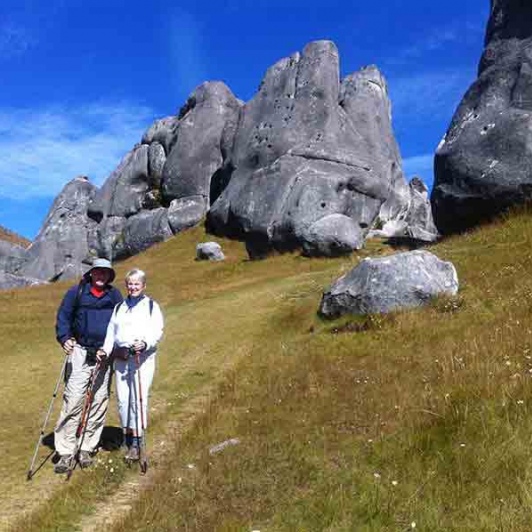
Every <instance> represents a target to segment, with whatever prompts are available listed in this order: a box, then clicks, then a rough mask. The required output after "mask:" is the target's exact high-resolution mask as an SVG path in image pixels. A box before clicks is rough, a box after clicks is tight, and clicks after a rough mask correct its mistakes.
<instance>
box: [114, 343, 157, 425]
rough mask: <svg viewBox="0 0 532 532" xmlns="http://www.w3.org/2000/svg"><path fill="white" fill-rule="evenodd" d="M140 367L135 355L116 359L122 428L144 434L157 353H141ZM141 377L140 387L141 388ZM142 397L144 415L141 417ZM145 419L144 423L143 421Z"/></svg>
mask: <svg viewBox="0 0 532 532" xmlns="http://www.w3.org/2000/svg"><path fill="white" fill-rule="evenodd" d="M139 363H140V367H139V368H137V359H136V357H135V356H133V357H130V358H128V359H127V360H122V359H116V360H115V378H116V397H117V400H118V412H119V414H120V422H121V424H122V428H123V429H125V430H127V429H129V430H128V432H130V431H132V432H133V433H135V434H137V435H138V436H142V434H143V430H142V426H143V425H144V428H146V427H147V424H148V395H149V392H150V388H151V383H152V382H153V375H154V373H155V353H154V352H151V353H149V354H146V353H141V355H140V357H139ZM139 379H140V389H139ZM141 399H142V415H143V418H144V419H142V417H141V415H140V413H141V407H140V405H141ZM143 421H144V423H143Z"/></svg>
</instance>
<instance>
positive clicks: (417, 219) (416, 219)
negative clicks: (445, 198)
mask: <svg viewBox="0 0 532 532" xmlns="http://www.w3.org/2000/svg"><path fill="white" fill-rule="evenodd" d="M408 188H409V192H410V194H409V201H408V203H407V204H405V205H404V207H403V209H402V210H399V211H398V212H396V213H395V214H394V215H392V216H390V217H389V219H388V221H386V222H384V223H382V227H381V228H380V229H372V230H371V231H370V232H369V234H368V237H370V238H371V237H381V238H393V239H408V240H413V241H418V242H425V243H428V242H435V241H436V240H437V239H438V236H439V234H438V230H437V229H436V226H435V224H434V220H433V218H432V207H431V203H430V199H429V191H428V188H427V185H425V183H424V182H423V181H422V180H421V179H420V178H419V177H414V178H412V180H411V181H410V183H409V184H408Z"/></svg>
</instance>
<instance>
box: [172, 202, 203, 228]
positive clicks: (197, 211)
mask: <svg viewBox="0 0 532 532" xmlns="http://www.w3.org/2000/svg"><path fill="white" fill-rule="evenodd" d="M206 210H207V206H206V205H205V198H204V197H203V196H191V197H188V198H183V199H175V200H172V202H171V203H170V207H168V222H169V224H170V227H171V228H172V231H173V232H174V234H175V233H179V232H180V231H183V229H188V228H189V227H194V226H195V225H197V224H198V223H199V222H200V220H201V219H202V218H203V216H205V211H206Z"/></svg>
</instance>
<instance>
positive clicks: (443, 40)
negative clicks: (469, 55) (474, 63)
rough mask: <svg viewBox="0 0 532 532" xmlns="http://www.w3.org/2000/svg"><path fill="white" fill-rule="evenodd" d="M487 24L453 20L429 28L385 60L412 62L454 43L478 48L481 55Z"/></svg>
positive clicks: (400, 63)
mask: <svg viewBox="0 0 532 532" xmlns="http://www.w3.org/2000/svg"><path fill="white" fill-rule="evenodd" d="M484 27H485V25H484V24H482V23H480V22H479V21H478V20H475V21H474V22H473V21H462V20H460V21H451V22H450V23H448V24H447V25H446V26H439V27H437V28H434V27H433V28H428V29H427V30H426V31H425V32H423V33H420V34H417V35H416V37H415V41H411V42H409V43H408V42H407V44H406V45H404V46H401V47H400V48H396V49H394V50H393V53H390V54H389V56H388V57H387V58H386V59H385V60H384V64H387V65H396V66H397V65H402V64H407V63H408V64H412V62H413V61H415V60H419V59H420V58H423V57H424V56H426V55H427V54H434V53H435V52H438V51H444V50H446V49H448V48H450V47H452V46H453V45H459V46H460V48H461V49H463V50H465V49H468V48H473V47H475V48H477V47H478V52H479V56H480V51H481V48H482V43H483V38H484Z"/></svg>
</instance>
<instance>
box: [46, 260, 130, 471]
mask: <svg viewBox="0 0 532 532" xmlns="http://www.w3.org/2000/svg"><path fill="white" fill-rule="evenodd" d="M114 278H115V272H114V270H113V267H112V266H111V263H110V262H109V261H108V260H107V259H95V260H94V262H93V264H92V267H91V269H90V270H89V271H88V272H87V273H86V274H85V275H84V276H83V278H82V280H81V282H80V283H79V285H75V286H72V287H71V288H70V289H69V290H68V291H67V292H66V294H65V296H64V298H63V301H62V302H61V305H60V307H59V310H58V311H57V321H56V337H57V341H58V342H59V343H60V344H61V346H62V347H63V351H64V352H65V353H66V354H67V355H69V359H68V361H67V366H66V375H67V377H66V381H65V390H64V394H63V407H62V409H61V414H60V416H59V420H58V422H57V425H56V428H55V449H56V451H57V453H58V455H59V461H58V462H57V463H56V464H55V467H54V471H55V472H56V473H66V472H67V471H68V470H69V468H70V467H71V465H72V464H74V462H73V460H75V459H77V460H78V462H79V465H80V466H81V467H88V466H90V465H91V464H92V455H93V454H94V452H95V451H96V449H97V446H98V442H99V441H100V436H101V433H102V430H103V426H104V422H105V415H106V413H107V406H108V403H109V387H110V374H111V371H110V363H109V360H108V359H102V357H101V354H97V353H98V350H99V349H100V348H101V347H102V345H103V342H104V340H105V334H106V332H107V325H108V324H109V320H110V319H111V315H112V313H113V310H114V308H115V306H116V305H118V304H119V303H121V302H122V295H121V294H120V292H119V291H118V290H117V289H116V288H114V287H113V286H112V285H111V284H110V283H111V282H112V281H113V280H114ZM91 378H92V382H93V386H92V398H93V400H92V404H91V407H90V410H89V411H88V413H87V416H86V423H85V425H84V427H83V429H84V430H83V434H82V435H80V434H76V433H77V432H78V427H79V426H80V422H81V417H82V411H83V406H84V403H85V399H86V397H87V392H88V391H89V386H90V382H91ZM78 436H79V438H78ZM76 451H79V454H78V456H73V455H74V454H75V453H76Z"/></svg>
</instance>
